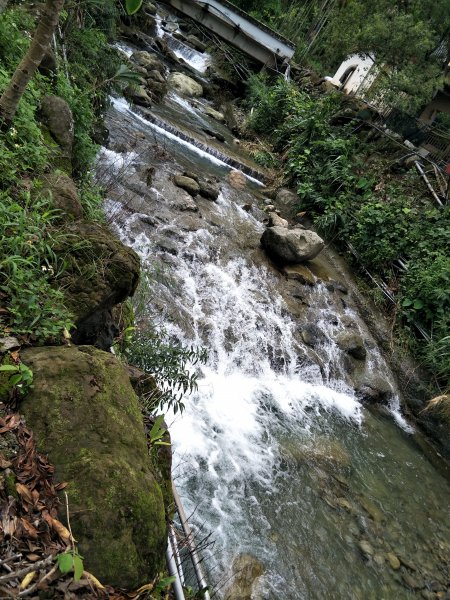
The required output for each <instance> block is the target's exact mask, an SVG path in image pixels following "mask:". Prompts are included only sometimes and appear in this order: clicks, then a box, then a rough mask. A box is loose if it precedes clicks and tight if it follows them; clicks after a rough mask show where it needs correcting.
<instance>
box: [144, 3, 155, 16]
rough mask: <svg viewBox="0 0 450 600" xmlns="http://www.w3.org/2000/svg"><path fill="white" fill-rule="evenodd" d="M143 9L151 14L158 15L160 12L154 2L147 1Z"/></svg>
mask: <svg viewBox="0 0 450 600" xmlns="http://www.w3.org/2000/svg"><path fill="white" fill-rule="evenodd" d="M143 10H144V11H145V12H146V13H148V14H149V15H156V13H157V12H158V10H157V8H156V6H155V5H154V4H153V2H146V3H145V6H144V8H143Z"/></svg>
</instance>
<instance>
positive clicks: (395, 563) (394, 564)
mask: <svg viewBox="0 0 450 600" xmlns="http://www.w3.org/2000/svg"><path fill="white" fill-rule="evenodd" d="M386 558H387V560H388V563H389V565H390V567H391V569H394V571H398V570H399V569H400V561H399V559H398V558H397V557H396V556H395V554H394V553H393V552H388V553H387V554H386Z"/></svg>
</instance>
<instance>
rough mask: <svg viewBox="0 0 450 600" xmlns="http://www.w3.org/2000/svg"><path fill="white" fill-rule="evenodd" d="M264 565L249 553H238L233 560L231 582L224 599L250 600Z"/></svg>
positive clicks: (262, 572)
mask: <svg viewBox="0 0 450 600" xmlns="http://www.w3.org/2000/svg"><path fill="white" fill-rule="evenodd" d="M264 571H265V568H264V565H263V564H262V563H261V562H260V561H259V560H258V559H256V558H255V557H253V556H251V555H250V554H240V555H239V556H237V557H236V558H235V559H234V561H233V566H232V573H233V583H232V584H231V586H230V587H229V588H228V590H227V591H226V592H225V597H224V600H252V598H253V596H252V592H253V587H254V584H255V583H256V581H257V580H258V579H259V578H260V577H261V575H263V574H264Z"/></svg>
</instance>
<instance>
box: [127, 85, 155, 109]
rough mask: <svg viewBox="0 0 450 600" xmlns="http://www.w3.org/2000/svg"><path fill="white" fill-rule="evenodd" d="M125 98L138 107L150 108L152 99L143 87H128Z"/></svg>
mask: <svg viewBox="0 0 450 600" xmlns="http://www.w3.org/2000/svg"><path fill="white" fill-rule="evenodd" d="M125 96H126V97H127V98H129V99H130V100H131V101H132V102H134V103H135V104H138V105H139V106H146V107H151V105H152V99H151V98H150V96H149V95H148V93H147V90H146V89H145V87H144V86H143V85H138V86H134V85H132V86H129V87H127V88H126V89H125Z"/></svg>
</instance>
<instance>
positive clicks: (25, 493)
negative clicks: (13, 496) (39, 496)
mask: <svg viewBox="0 0 450 600" xmlns="http://www.w3.org/2000/svg"><path fill="white" fill-rule="evenodd" d="M16 490H17V493H18V494H19V495H20V496H22V498H24V499H25V500H27V502H29V503H30V504H34V502H33V496H32V495H31V492H30V490H29V489H28V488H27V486H26V485H23V483H16Z"/></svg>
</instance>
